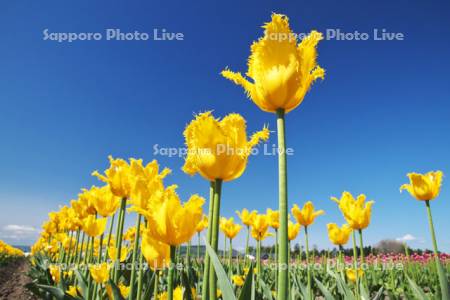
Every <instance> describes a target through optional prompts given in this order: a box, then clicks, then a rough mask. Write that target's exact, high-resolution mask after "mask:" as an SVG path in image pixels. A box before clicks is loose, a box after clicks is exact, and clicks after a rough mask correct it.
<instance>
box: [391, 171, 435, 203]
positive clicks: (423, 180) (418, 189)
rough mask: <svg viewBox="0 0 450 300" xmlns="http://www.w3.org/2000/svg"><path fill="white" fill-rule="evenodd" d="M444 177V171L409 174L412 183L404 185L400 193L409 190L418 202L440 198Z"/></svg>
mask: <svg viewBox="0 0 450 300" xmlns="http://www.w3.org/2000/svg"><path fill="white" fill-rule="evenodd" d="M443 176H444V174H443V173H442V171H435V172H428V173H426V174H418V173H409V174H408V177H409V181H410V183H409V184H404V185H402V186H401V187H400V191H402V190H407V191H408V192H409V193H410V194H411V196H413V197H414V198H416V199H417V200H423V201H427V200H433V199H434V198H436V197H437V196H439V192H440V190H441V184H442V177H443Z"/></svg>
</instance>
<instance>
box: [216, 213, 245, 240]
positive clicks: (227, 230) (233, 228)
mask: <svg viewBox="0 0 450 300" xmlns="http://www.w3.org/2000/svg"><path fill="white" fill-rule="evenodd" d="M223 220H224V221H223V223H222V222H221V223H222V224H220V229H221V230H222V231H223V233H224V234H225V236H226V237H227V238H229V239H234V238H235V237H236V235H237V234H238V233H239V231H241V228H242V226H241V225H239V224H235V223H234V219H233V218H229V219H228V220H227V219H226V218H223ZM221 221H222V220H221Z"/></svg>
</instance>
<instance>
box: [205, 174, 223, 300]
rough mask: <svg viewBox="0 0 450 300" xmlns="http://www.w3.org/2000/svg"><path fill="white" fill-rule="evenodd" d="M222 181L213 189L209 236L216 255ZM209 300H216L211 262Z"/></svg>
mask: <svg viewBox="0 0 450 300" xmlns="http://www.w3.org/2000/svg"><path fill="white" fill-rule="evenodd" d="M221 192H222V180H221V179H216V181H215V188H214V210H213V223H212V232H211V233H212V235H211V247H212V248H213V250H214V251H215V252H216V253H217V250H218V243H219V221H220V220H219V218H220V196H221ZM208 299H209V300H216V299H217V276H216V272H215V270H214V266H213V264H212V262H210V263H209V298H208Z"/></svg>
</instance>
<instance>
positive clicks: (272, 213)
mask: <svg viewBox="0 0 450 300" xmlns="http://www.w3.org/2000/svg"><path fill="white" fill-rule="evenodd" d="M266 215H267V218H268V219H269V226H270V227H272V228H273V229H275V231H277V230H278V228H280V213H279V212H278V210H272V209H270V208H268V209H267V211H266Z"/></svg>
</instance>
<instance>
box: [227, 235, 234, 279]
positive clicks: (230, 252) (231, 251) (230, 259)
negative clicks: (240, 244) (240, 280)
mask: <svg viewBox="0 0 450 300" xmlns="http://www.w3.org/2000/svg"><path fill="white" fill-rule="evenodd" d="M232 259H233V240H232V239H230V250H229V251H228V274H229V275H230V278H231V275H233V272H232V270H231V261H232Z"/></svg>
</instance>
